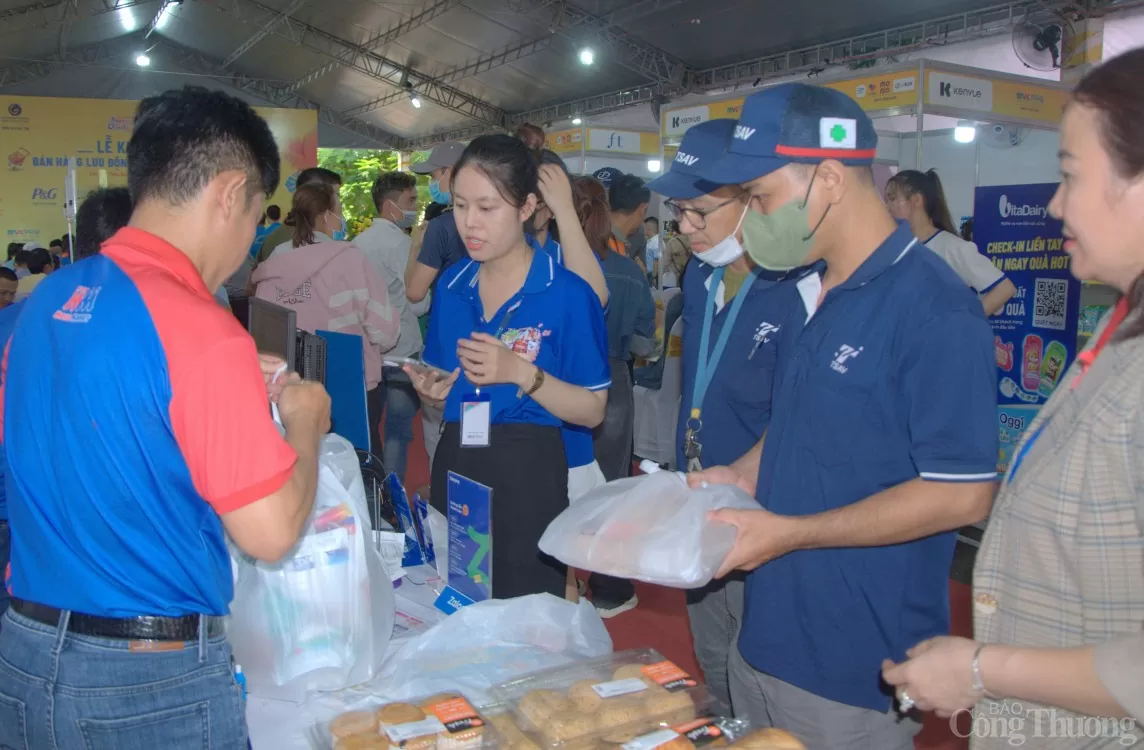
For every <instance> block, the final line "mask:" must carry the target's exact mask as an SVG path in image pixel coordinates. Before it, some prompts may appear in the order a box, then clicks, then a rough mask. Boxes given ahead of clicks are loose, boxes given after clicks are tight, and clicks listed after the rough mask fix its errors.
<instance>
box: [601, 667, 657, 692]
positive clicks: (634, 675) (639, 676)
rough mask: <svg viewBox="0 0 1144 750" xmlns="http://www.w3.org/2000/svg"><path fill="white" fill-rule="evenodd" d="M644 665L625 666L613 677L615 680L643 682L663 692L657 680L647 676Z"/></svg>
mask: <svg viewBox="0 0 1144 750" xmlns="http://www.w3.org/2000/svg"><path fill="white" fill-rule="evenodd" d="M643 668H644V665H642V664H625V665H624V666H622V667H620V668H619V669H617V670H616V671H615V673H614V674H613V675H612V679H613V680H643V682H644V684H646V685H647V686H648V688H651V689H659V690H662V689H663V688H661V687H660V686H659V684H658V683H656V681H655V680H653V679H652V678H650V677H648V676H647V673H646V672H644V671H643Z"/></svg>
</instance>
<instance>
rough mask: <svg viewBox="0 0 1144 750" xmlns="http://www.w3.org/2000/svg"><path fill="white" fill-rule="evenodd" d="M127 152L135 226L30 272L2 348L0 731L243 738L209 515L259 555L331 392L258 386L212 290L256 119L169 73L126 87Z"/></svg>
mask: <svg viewBox="0 0 1144 750" xmlns="http://www.w3.org/2000/svg"><path fill="white" fill-rule="evenodd" d="M128 164H129V166H128V182H129V188H130V190H131V195H132V197H133V198H134V200H135V209H134V212H133V213H132V216H131V221H130V224H129V226H127V227H125V228H124V229H122V230H120V231H119V232H118V233H116V234H115V235H114V236H113V237H112V238H111V239H110V240H108V241H107V242H106V243H105V244H104V246H103V250H102V253H101V254H100V255H98V256H95V257H92V258H88V259H86V260H84V261H82V262H79V263H76V264H74V265H71V266H68V267H67V268H65V269H63V270H61V271H59V272H57V273H55V274H53V275H52V276H51V277H50V278H49V279H47V280H45V282H44V283H42V284H41V285H40V287H39V288H37V290H36V293H35V294H33V295H31V296H30V297H29V298H28V301H27V303H26V304H25V307H24V310H23V311H22V313H21V314H20V319H19V321H18V323H17V325H16V329H15V332H14V333H13V335H12V337H11V340H10V341H9V344H8V347H7V349H6V351H5V356H4V364H3V381H2V386H0V388H2V391H0V399H2V404H3V409H2V412H0V429H2V433H0V434H2V436H3V450H4V455H5V457H6V459H7V464H8V472H7V477H6V481H7V487H8V498H7V500H8V515H9V522H10V524H11V532H12V553H11V556H12V559H11V579H10V591H11V594H12V606H11V608H10V609H9V610H8V612H7V613H6V614H5V615H4V621H3V627H2V628H0V747H85V746H86V747H116V748H148V749H150V748H155V747H172V748H175V747H178V748H236V749H241V748H244V747H246V745H247V732H246V723H245V717H244V714H245V711H244V706H243V703H242V697H241V691H240V689H239V688H238V686H237V684H236V683H235V680H234V678H233V675H232V671H231V653H230V648H229V646H228V645H227V643H226V641H225V638H224V636H223V632H222V622H221V617H222V616H223V615H225V614H226V613H227V611H228V607H229V603H230V599H231V597H232V594H233V591H232V578H231V568H230V561H229V555H228V553H227V549H226V545H225V542H224V529H225V531H226V533H227V534H229V536H230V537H231V539H232V540H233V541H234V542H235V543H236V544H237V545H238V546H239V547H240V548H241V549H243V550H244V551H245V552H247V553H248V554H250V555H252V556H254V557H256V558H260V559H263V560H275V559H278V558H281V557H282V556H283V555H284V554H285V553H286V552H287V551H288V550H289V549H290V548H291V547H292V546H293V544H294V543H295V542H296V540H297V537H298V535H299V533H300V532H301V529H302V527H303V525H304V523H305V519H306V517H307V516H308V515H309V511H310V508H311V506H312V504H313V499H314V492H315V486H316V481H317V449H318V441H319V439H320V437H321V435H322V434H323V433H324V432H325V431H326V430H327V429H328V425H329V399H328V396H327V395H326V393H325V390H324V389H323V388H322V387H321V386H320V385H317V384H311V383H302V382H301V381H299V380H298V379H297V378H296V377H295V378H293V379H291V380H288V381H287V382H286V383H285V384H281V385H278V384H275V385H274V386H272V387H270V386H268V381H269V377H268V374H267V372H266V371H267V369H272V368H274V367H276V366H277V365H278V364H280V363H279V362H270V361H266V362H260V358H259V355H258V353H257V351H256V350H255V348H254V343H253V341H252V340H251V339H250V337H249V336H248V335H247V333H246V332H245V331H244V330H243V329H242V327H241V326H240V325H239V323H238V322H237V321H236V320H235V319H234V318H233V317H232V316H230V315H229V314H228V313H227V312H226V311H225V310H224V309H222V308H221V307H220V306H219V305H217V304H216V303H215V302H214V300H213V297H212V292H213V290H214V289H216V288H217V287H218V286H219V285H220V284H221V283H222V282H223V280H224V279H226V278H227V277H228V276H229V275H230V274H231V273H233V272H234V270H235V269H236V268H237V267H238V265H239V264H240V263H241V262H242V260H243V258H244V256H245V254H246V251H247V250H248V248H249V247H250V243H251V240H252V238H253V236H254V230H255V225H256V223H257V221H258V217H259V216H260V215H261V213H262V200H263V197H264V196H266V195H269V194H270V193H272V192H273V191H274V189H275V187H276V186H277V184H278V177H279V160H278V149H277V146H276V144H275V143H274V139H273V136H272V135H271V133H270V129H269V128H268V127H267V125H266V123H265V122H264V121H263V120H262V119H261V118H260V117H258V115H257V114H255V113H254V111H253V110H252V109H250V107H248V106H247V105H246V104H244V103H242V102H241V101H239V100H237V99H234V98H232V97H229V96H226V95H224V94H222V93H218V92H209V91H207V90H205V89H200V88H187V89H184V90H181V91H169V92H167V93H165V94H162V95H159V96H156V97H152V98H149V99H145V100H143V101H142V102H141V103H140V106H139V110H138V113H137V116H136V120H135V131H134V133H133V135H132V138H131V141H130V143H129V145H128ZM271 390H272V391H273V392H269V393H268V391H271ZM268 395H269V396H270V397H271V398H275V399H277V402H278V406H279V411H280V413H281V416H282V420H283V424H284V425H285V433H286V434H285V437H283V436H281V435H280V434H279V432H278V430H277V428H276V427H275V425H274V423H273V422H272V420H271V418H270V415H269V409H268V405H267V397H268Z"/></svg>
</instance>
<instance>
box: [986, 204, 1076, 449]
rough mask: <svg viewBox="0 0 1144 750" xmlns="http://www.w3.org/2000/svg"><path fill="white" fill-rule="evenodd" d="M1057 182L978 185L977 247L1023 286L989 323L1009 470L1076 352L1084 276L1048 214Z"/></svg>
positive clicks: (998, 410)
mask: <svg viewBox="0 0 1144 750" xmlns="http://www.w3.org/2000/svg"><path fill="white" fill-rule="evenodd" d="M1056 189H1057V186H1056V185H1055V184H1049V185H1009V186H1005V187H979V188H977V192H976V200H975V202H974V211H973V216H974V219H973V224H974V226H973V232H974V239H975V240H976V241H977V247H978V249H980V250H981V251H983V252H984V253H985V254H986V255H987V256H988V257H989V259H990V260H992V261H993V264H994V265H996V266H997V267H998V268H999V269H1001V270H1002V271H1003V272H1004V273H1005V275H1006V276H1007V277H1008V278H1009V280H1010V281H1012V282H1013V285H1014V286H1015V287H1016V288H1017V292H1016V294H1014V295H1013V298H1012V299H1011V300H1009V302H1008V304H1006V305H1005V309H1004V310H1002V311H1000V312H998V313H997V314H996V315H994V316H993V317H992V318H990V321H991V322H992V324H993V332H994V339H993V342H994V344H995V346H996V353H997V367H998V370H999V372H998V378H997V390H998V395H997V418H998V422H999V431H1000V437H1001V451H1000V454H999V455H998V460H997V470H998V471H999V472H1004V471H1005V470H1006V469H1007V468H1008V466H1009V461H1010V460H1012V458H1013V452H1014V451H1015V450H1016V448H1017V444H1018V443H1019V442H1020V440H1021V435H1022V433H1023V432H1024V431H1025V429H1026V428H1028V426H1029V423H1030V422H1032V421H1033V417H1034V416H1036V414H1037V411H1038V410H1040V408H1041V406H1042V405H1043V404H1044V403H1045V401H1046V400H1048V398H1049V396H1051V395H1052V394H1053V391H1054V390H1055V389H1056V388H1057V386H1058V385H1059V384H1060V381H1061V378H1062V377H1063V376H1064V373H1065V370H1066V369H1068V367H1069V365H1071V364H1072V361H1073V358H1074V357H1075V356H1076V345H1077V324H1078V318H1079V313H1080V292H1081V282H1079V281H1078V280H1076V279H1074V278H1073V277H1072V274H1071V273H1070V272H1069V267H1070V264H1069V260H1070V259H1069V256H1068V255H1066V254H1065V252H1064V250H1063V246H1064V239H1063V237H1062V234H1061V223H1060V222H1059V221H1057V220H1055V219H1053V218H1052V217H1051V216H1049V211H1048V205H1049V201H1050V200H1052V197H1053V193H1054V192H1056Z"/></svg>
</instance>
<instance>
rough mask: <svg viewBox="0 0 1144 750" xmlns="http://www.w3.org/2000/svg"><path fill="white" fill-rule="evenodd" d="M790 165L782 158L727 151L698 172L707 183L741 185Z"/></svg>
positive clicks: (788, 160)
mask: <svg viewBox="0 0 1144 750" xmlns="http://www.w3.org/2000/svg"><path fill="white" fill-rule="evenodd" d="M790 163H791V160H790V159H787V158H785V157H782V156H744V155H743V154H735V153H731V152H729V151H728V152H725V153H724V154H723V155H722V156H720V157H719V158H718V159H716V160H715V161H712V162H708V163H707V164H705V165H704V166H703V168H701V169H700V170H699V171H700V173H701V177H702V178H703V179H704V180H707V181H708V182H714V183H718V184H720V185H742V184H743V183H745V182H750V181H751V180H757V179H759V178H760V177H765V176H767V175H769V174H770V173H771V172H774V171H775V170H778V169H782V168H783V167H785V166H786V165H787V164H790Z"/></svg>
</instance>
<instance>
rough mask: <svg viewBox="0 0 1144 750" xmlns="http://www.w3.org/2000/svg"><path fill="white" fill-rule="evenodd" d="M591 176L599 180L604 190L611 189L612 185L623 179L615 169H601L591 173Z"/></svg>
mask: <svg viewBox="0 0 1144 750" xmlns="http://www.w3.org/2000/svg"><path fill="white" fill-rule="evenodd" d="M592 176H593V177H595V178H596V179H597V180H599V181H600V184H601V185H603V186H604V188H605V189H611V187H612V183H613V182H615V181H616V180H618V179H619V178H620V177H623V176H624V173H623V171H621V170H619V169H616V168H615V167H601V168H600V169H597V170H596V171H595V172H593V173H592Z"/></svg>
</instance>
